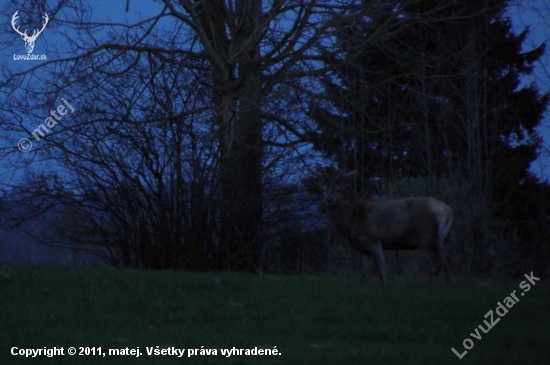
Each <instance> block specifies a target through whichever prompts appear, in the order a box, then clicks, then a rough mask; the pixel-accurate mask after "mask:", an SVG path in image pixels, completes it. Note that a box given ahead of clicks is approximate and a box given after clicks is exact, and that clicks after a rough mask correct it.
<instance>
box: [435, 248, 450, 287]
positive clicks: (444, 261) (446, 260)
mask: <svg viewBox="0 0 550 365" xmlns="http://www.w3.org/2000/svg"><path fill="white" fill-rule="evenodd" d="M437 254H438V256H439V261H440V262H441V265H443V269H444V270H445V274H446V275H447V279H446V281H445V283H446V285H447V286H450V285H451V275H452V272H451V263H450V261H451V257H450V255H449V253H448V252H447V250H445V248H444V247H440V248H439V249H438V250H437Z"/></svg>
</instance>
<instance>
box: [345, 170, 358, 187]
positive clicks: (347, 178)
mask: <svg viewBox="0 0 550 365" xmlns="http://www.w3.org/2000/svg"><path fill="white" fill-rule="evenodd" d="M358 173H359V172H358V171H357V170H354V171H352V172H348V173H347V174H345V175H344V176H342V177H341V178H340V186H341V187H342V188H343V189H345V188H347V187H348V186H350V185H351V183H352V182H353V179H354V178H355V176H357V174H358Z"/></svg>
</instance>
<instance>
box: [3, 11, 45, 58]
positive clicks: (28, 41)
mask: <svg viewBox="0 0 550 365" xmlns="http://www.w3.org/2000/svg"><path fill="white" fill-rule="evenodd" d="M17 13H19V10H17V11H16V12H15V13H14V14H13V16H12V18H11V27H12V28H13V30H15V31H16V32H17V34H19V35H20V36H21V38H23V40H24V41H25V49H26V50H27V53H32V51H33V49H34V43H35V41H36V38H38V36H39V35H40V33H42V31H43V30H44V28H46V25H48V21H49V20H50V18H49V17H48V14H46V13H44V22H42V29H40V30H38V29H35V30H34V31H33V32H32V35H30V36H29V35H28V34H27V30H26V29H25V32H20V31H19V28H20V27H21V26H19V27H17V28H15V21H16V20H17V18H19V17H18V16H17Z"/></svg>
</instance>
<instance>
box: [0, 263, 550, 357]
mask: <svg viewBox="0 0 550 365" xmlns="http://www.w3.org/2000/svg"><path fill="white" fill-rule="evenodd" d="M535 276H536V273H535ZM439 280H440V281H438V283H437V284H436V285H435V287H434V288H428V287H427V285H426V283H427V277H424V276H423V277H414V278H411V277H395V276H394V277H390V280H389V282H388V287H387V288H382V286H381V284H380V282H379V280H377V279H375V278H372V279H371V280H370V281H369V285H367V286H366V287H360V286H359V276H358V275H357V276H350V277H310V276H271V275H247V274H239V273H185V272H152V271H139V270H115V269H109V268H93V267H92V268H89V267H75V268H72V267H50V266H4V267H1V270H0V364H291V365H293V364H308V365H310V364H316V365H317V364H550V339H549V331H550V310H549V303H550V290H549V289H550V285H549V284H548V283H547V282H544V281H539V282H537V283H536V285H534V286H532V287H531V289H530V290H529V291H528V292H525V293H524V296H521V295H520V294H521V293H522V292H523V289H520V288H519V285H520V283H521V281H522V280H525V279H522V280H500V281H499V280H480V279H468V278H457V279H456V280H455V285H454V286H453V287H452V288H446V287H444V285H443V279H441V278H440V279H439ZM514 290H516V293H515V295H517V297H518V298H519V299H520V300H519V302H517V303H516V304H514V305H513V307H511V308H509V309H508V312H507V313H506V314H505V315H504V316H503V317H499V316H498V315H497V313H496V312H495V310H496V308H497V302H499V301H500V302H502V303H504V302H503V301H504V299H505V298H506V297H508V296H509V295H510V293H512V291H514ZM489 310H493V312H494V321H496V320H497V318H500V321H499V322H498V323H496V324H495V326H494V327H493V328H492V329H491V330H490V331H489V332H488V333H484V332H482V331H481V330H478V333H479V336H481V339H475V338H473V337H472V336H471V335H470V333H473V335H474V336H476V337H478V334H476V332H475V329H476V328H477V326H478V325H482V326H483V327H484V328H487V326H486V325H484V324H483V320H487V321H488V323H490V318H484V316H485V314H486V313H487V312H489ZM500 312H501V313H502V312H503V311H502V309H500ZM466 338H469V339H470V340H471V344H473V346H474V347H473V348H471V350H468V353H466V354H465V355H464V357H463V358H462V359H461V360H459V358H458V357H457V356H456V355H455V354H454V353H453V352H452V351H451V348H452V347H454V348H455V350H456V351H457V352H458V353H463V352H464V351H465V348H464V346H463V341H464V340H465V339H466ZM471 344H470V342H466V345H467V346H471ZM70 346H73V347H75V348H76V349H77V353H78V352H79V351H80V350H79V348H80V347H84V348H85V347H88V348H89V350H90V351H92V350H91V348H95V351H96V355H95V356H93V355H88V356H79V355H75V356H70V355H68V354H67V351H68V348H69V347H70ZM155 346H159V347H158V349H168V348H170V347H175V348H177V349H190V348H191V349H200V348H201V346H203V351H204V350H205V349H216V352H217V355H203V356H201V355H200V351H197V355H194V356H191V357H188V353H187V350H186V352H184V356H183V357H181V358H178V357H177V356H170V355H164V356H163V355H158V356H154V355H147V348H155ZM275 346H276V348H277V350H278V352H279V353H280V354H278V355H261V356H260V355H257V356H252V355H250V356H247V355H240V356H239V355H233V356H230V357H226V356H224V355H222V354H221V349H232V348H233V347H235V348H237V349H254V348H255V347H257V348H259V349H273V348H274V347H275ZM13 347H17V348H19V349H39V348H42V349H43V348H44V347H46V348H50V347H58V348H60V347H63V348H64V354H65V355H64V356H56V357H51V358H48V357H45V356H40V357H39V358H25V357H24V356H20V355H18V356H13V355H11V351H12V348H13ZM98 347H101V351H102V353H106V355H105V357H102V356H100V355H97V352H98V349H97V348H98ZM138 347H139V351H140V352H141V353H142V356H141V357H139V358H136V357H132V356H123V355H119V356H114V355H109V354H108V351H109V349H126V348H129V349H136V348H138Z"/></svg>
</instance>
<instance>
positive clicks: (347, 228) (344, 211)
mask: <svg viewBox="0 0 550 365" xmlns="http://www.w3.org/2000/svg"><path fill="white" fill-rule="evenodd" d="M354 210H355V204H351V203H348V202H345V201H339V202H338V204H336V205H331V206H327V216H328V219H329V221H330V223H331V224H332V225H333V226H334V227H335V228H336V229H337V230H338V232H340V233H341V234H342V235H344V237H346V238H348V239H349V238H350V236H351V226H352V225H353V217H354Z"/></svg>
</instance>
